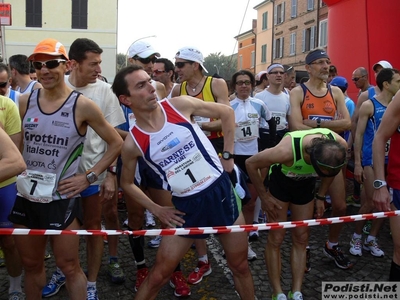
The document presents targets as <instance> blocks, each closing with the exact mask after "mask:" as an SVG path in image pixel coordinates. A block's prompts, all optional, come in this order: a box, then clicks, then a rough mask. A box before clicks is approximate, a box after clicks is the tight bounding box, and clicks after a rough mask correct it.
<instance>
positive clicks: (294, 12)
mask: <svg viewBox="0 0 400 300" xmlns="http://www.w3.org/2000/svg"><path fill="white" fill-rule="evenodd" d="M290 16H291V17H292V18H296V17H297V0H292V10H291V13H290Z"/></svg>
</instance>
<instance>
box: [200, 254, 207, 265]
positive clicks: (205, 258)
mask: <svg viewBox="0 0 400 300" xmlns="http://www.w3.org/2000/svg"><path fill="white" fill-rule="evenodd" d="M199 261H201V262H203V263H205V264H206V263H208V255H207V254H205V255H202V256H199Z"/></svg>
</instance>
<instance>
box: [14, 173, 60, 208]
mask: <svg viewBox="0 0 400 300" xmlns="http://www.w3.org/2000/svg"><path fill="white" fill-rule="evenodd" d="M55 184H56V174H53V173H45V172H39V171H32V170H26V171H25V172H23V173H22V174H21V175H19V176H18V177H17V190H18V195H19V196H21V197H24V198H25V199H28V200H30V201H32V202H39V203H49V202H51V201H53V190H54V187H55Z"/></svg>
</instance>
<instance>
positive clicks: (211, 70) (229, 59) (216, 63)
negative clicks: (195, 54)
mask: <svg viewBox="0 0 400 300" xmlns="http://www.w3.org/2000/svg"><path fill="white" fill-rule="evenodd" d="M204 66H205V67H206V69H207V71H208V75H214V74H215V73H217V74H218V75H219V76H221V77H222V78H224V79H225V80H230V79H231V77H232V75H233V74H234V73H235V72H236V68H237V55H236V54H235V55H231V56H225V55H221V52H218V53H211V54H209V55H208V56H207V57H206V58H204Z"/></svg>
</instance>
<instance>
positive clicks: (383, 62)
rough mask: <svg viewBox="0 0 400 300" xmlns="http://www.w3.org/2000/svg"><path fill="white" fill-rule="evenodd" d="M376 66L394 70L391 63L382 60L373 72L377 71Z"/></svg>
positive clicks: (374, 66)
mask: <svg viewBox="0 0 400 300" xmlns="http://www.w3.org/2000/svg"><path fill="white" fill-rule="evenodd" d="M376 66H381V67H382V68H393V67H392V65H391V64H390V62H388V61H386V60H380V61H378V62H377V63H376V64H374V65H373V66H372V70H374V71H375V68H376Z"/></svg>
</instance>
